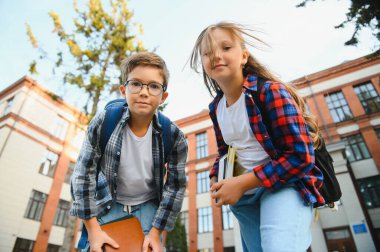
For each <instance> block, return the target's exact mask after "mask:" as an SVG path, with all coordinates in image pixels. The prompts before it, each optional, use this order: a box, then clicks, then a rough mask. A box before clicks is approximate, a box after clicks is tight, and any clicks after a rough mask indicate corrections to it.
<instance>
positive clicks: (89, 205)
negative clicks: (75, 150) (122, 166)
mask: <svg viewBox="0 0 380 252" xmlns="http://www.w3.org/2000/svg"><path fill="white" fill-rule="evenodd" d="M104 114H105V113H101V114H99V115H98V116H96V117H94V118H93V120H92V121H91V122H90V124H89V125H88V128H87V133H86V137H85V140H84V142H83V145H82V148H81V151H80V153H79V157H78V160H77V163H76V165H75V169H74V172H73V175H72V177H71V197H72V199H73V203H72V206H71V210H70V214H71V215H73V216H77V217H79V218H80V219H90V218H92V217H96V216H97V214H98V212H97V208H96V198H95V192H96V181H95V180H96V167H97V164H98V162H99V159H100V157H101V153H100V149H99V135H100V126H101V124H102V122H103V119H104Z"/></svg>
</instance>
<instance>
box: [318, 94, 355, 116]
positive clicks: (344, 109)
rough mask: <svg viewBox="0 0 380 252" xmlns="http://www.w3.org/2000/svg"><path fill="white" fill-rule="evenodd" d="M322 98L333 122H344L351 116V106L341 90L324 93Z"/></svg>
mask: <svg viewBox="0 0 380 252" xmlns="http://www.w3.org/2000/svg"><path fill="white" fill-rule="evenodd" d="M334 96H335V97H334ZM340 96H341V97H340ZM333 97H334V98H333ZM324 98H325V101H326V104H327V107H328V108H329V111H330V114H331V117H332V118H333V121H334V123H340V122H344V121H347V120H351V119H352V118H353V114H352V111H351V108H350V106H349V104H348V103H347V100H346V97H345V96H344V93H343V92H342V91H341V90H339V91H335V92H332V93H328V94H325V95H324ZM337 103H339V106H336V105H337Z"/></svg>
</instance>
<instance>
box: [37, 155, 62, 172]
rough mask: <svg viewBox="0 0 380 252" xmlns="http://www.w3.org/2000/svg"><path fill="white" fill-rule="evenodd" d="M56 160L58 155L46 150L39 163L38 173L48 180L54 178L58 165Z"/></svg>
mask: <svg viewBox="0 0 380 252" xmlns="http://www.w3.org/2000/svg"><path fill="white" fill-rule="evenodd" d="M58 159H59V155H58V154H57V153H55V152H54V151H51V150H49V149H46V151H45V154H44V159H43V161H42V162H41V165H40V169H39V170H38V173H39V174H42V175H45V176H47V177H50V178H54V174H55V171H56V169H57V165H58Z"/></svg>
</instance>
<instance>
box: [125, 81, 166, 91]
mask: <svg viewBox="0 0 380 252" xmlns="http://www.w3.org/2000/svg"><path fill="white" fill-rule="evenodd" d="M131 81H134V82H138V83H140V84H141V89H140V91H139V92H141V90H142V89H143V88H144V86H146V88H147V89H148V92H149V85H150V84H157V85H160V86H161V87H162V93H161V94H163V93H165V92H166V89H167V85H164V84H161V83H158V82H151V83H148V84H145V83H142V82H141V81H138V80H127V81H126V82H125V83H124V87H127V86H128V83H129V82H131ZM149 93H150V92H149ZM136 94H137V93H136ZM158 95H160V94H158Z"/></svg>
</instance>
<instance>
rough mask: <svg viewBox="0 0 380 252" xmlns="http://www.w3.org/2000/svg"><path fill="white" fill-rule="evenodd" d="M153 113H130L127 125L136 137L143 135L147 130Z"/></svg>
mask: <svg viewBox="0 0 380 252" xmlns="http://www.w3.org/2000/svg"><path fill="white" fill-rule="evenodd" d="M153 116H154V114H153V115H143V116H136V115H132V114H131V117H130V118H129V121H128V126H129V128H130V129H131V130H132V132H133V134H135V135H136V136H138V137H143V136H145V134H146V132H147V131H148V128H149V125H150V123H151V122H152V120H153Z"/></svg>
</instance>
